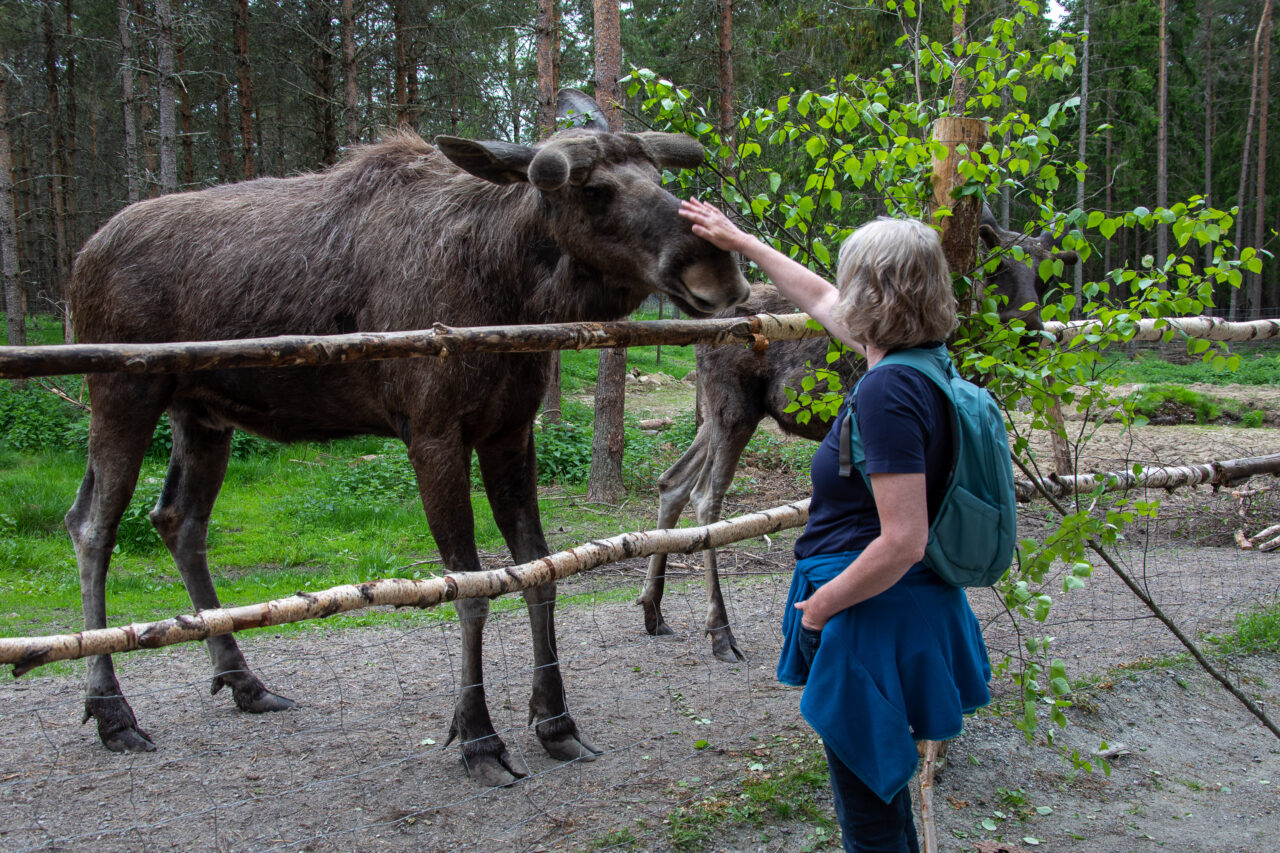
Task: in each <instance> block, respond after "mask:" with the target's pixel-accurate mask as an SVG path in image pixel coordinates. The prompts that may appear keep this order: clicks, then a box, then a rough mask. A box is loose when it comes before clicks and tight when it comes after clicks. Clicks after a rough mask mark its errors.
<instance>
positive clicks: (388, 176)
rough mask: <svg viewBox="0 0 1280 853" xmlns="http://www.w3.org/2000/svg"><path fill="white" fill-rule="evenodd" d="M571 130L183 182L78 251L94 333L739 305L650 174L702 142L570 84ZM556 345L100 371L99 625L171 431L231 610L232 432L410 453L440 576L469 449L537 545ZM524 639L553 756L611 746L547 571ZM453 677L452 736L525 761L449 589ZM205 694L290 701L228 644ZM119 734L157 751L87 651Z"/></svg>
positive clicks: (90, 594) (92, 708) (496, 319)
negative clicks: (572, 688)
mask: <svg viewBox="0 0 1280 853" xmlns="http://www.w3.org/2000/svg"><path fill="white" fill-rule="evenodd" d="M559 107H560V113H561V115H562V116H565V117H568V116H576V117H578V120H579V122H580V126H579V127H577V128H573V129H568V130H563V131H560V132H559V133H558V134H556V135H554V136H553V137H551V138H550V139H549V140H548V141H546V142H545V143H543V144H542V145H540V146H534V147H526V146H522V145H512V144H507V143H502V142H475V141H471V140H466V139H457V138H452V137H439V138H437V140H436V147H432V146H430V145H428V144H426V143H425V142H423V141H422V140H421V139H420V138H419V137H418V136H417V135H415V134H412V133H396V134H391V135H390V136H389V137H388V138H387V139H385V140H384V141H383V142H382V143H380V144H375V145H370V146H366V147H363V148H360V149H357V150H356V151H354V152H353V153H352V155H351V156H350V157H349V158H348V159H346V160H345V161H344V162H343V163H341V164H339V165H338V166H336V167H334V168H333V169H331V170H329V171H327V172H323V173H319V174H310V175H303V176H299V177H293V178H288V179H283V180H281V179H261V180H256V181H250V182H247V183H242V184H236V185H229V186H221V187H215V188H212V189H208V190H204V191H201V192H196V193H188V194H182V195H171V196H166V197H163V198H159V199H155V200H152V201H146V202H142V203H140V204H137V205H134V206H132V207H129V208H127V209H125V210H124V211H122V212H121V213H120V214H118V215H117V216H115V217H114V218H113V219H112V220H111V221H110V222H108V223H107V224H106V225H105V226H104V227H103V228H102V230H101V231H99V232H98V233H97V234H96V235H95V236H94V237H93V238H91V239H90V240H89V242H88V243H87V244H86V245H85V248H84V250H83V251H82V252H81V254H80V257H79V258H78V259H77V261H76V265H75V269H74V273H73V280H72V284H71V304H72V316H73V317H74V318H75V324H76V333H77V335H78V336H79V338H80V340H81V341H91V342H141V341H151V342H156V341H183V340H209V339H220V338H242V337H260V336H269V335H281V334H327V333H339V332H353V331H391V330H403V329H419V328H426V327H429V326H431V325H432V324H433V323H437V322H439V323H446V324H449V325H455V326H476V325H500V324H516V323H542V322H553V321H579V320H609V319H617V318H619V317H622V316H625V315H626V314H627V313H629V312H630V311H631V310H633V309H634V308H636V307H637V306H638V305H639V304H640V303H641V302H642V301H643V300H644V298H645V297H646V296H647V295H649V294H651V293H654V292H658V291H661V292H663V293H666V294H668V295H669V296H671V298H672V299H673V300H674V301H675V302H676V303H677V304H679V305H680V306H681V308H682V309H683V310H685V311H687V312H689V313H691V314H693V315H698V316H705V315H707V314H709V313H711V312H713V311H718V310H721V309H724V308H726V307H728V306H731V305H733V304H735V303H737V302H740V301H742V300H743V299H745V298H746V296H747V295H748V287H747V283H746V281H745V280H744V279H743V277H742V274H741V273H740V271H739V270H738V268H737V265H736V264H735V262H734V260H733V258H732V257H731V256H730V255H729V254H727V253H725V252H722V251H720V250H718V249H716V248H714V247H713V246H712V245H711V244H710V243H707V242H705V241H704V240H701V239H699V238H697V237H695V236H693V233H692V231H691V230H690V227H689V226H688V225H687V224H686V223H685V222H684V221H683V220H682V219H680V218H679V216H678V215H677V213H676V211H677V209H678V206H679V202H678V201H677V200H676V199H675V198H674V197H673V196H672V195H670V194H669V193H667V192H666V191H665V190H663V188H662V187H661V186H660V182H659V171H658V170H659V169H660V168H663V167H672V168H676V167H694V166H697V165H699V164H701V162H702V159H703V150H702V148H701V146H700V145H699V144H698V143H697V142H696V141H694V140H692V139H690V138H688V137H684V136H678V135H674V134H664V133H641V134H629V133H608V132H607V127H606V125H605V124H604V122H603V119H602V118H601V117H600V111H599V108H598V107H597V106H596V105H595V103H594V102H593V101H592V100H591V99H590V98H588V97H587V96H586V95H583V94H582V93H580V92H576V91H573V90H565V91H562V92H561V93H560V98H559ZM549 365H550V360H549V357H548V356H547V355H546V354H463V355H454V356H451V357H450V358H448V359H441V360H430V359H428V360H416V359H415V360H397V361H380V362H365V363H360V364H353V365H345V366H332V367H322V368H283V369H249V370H222V371H211V372H204V373H190V374H182V375H137V376H133V375H125V374H102V375H95V376H91V377H90V378H89V393H90V397H91V400H92V405H93V415H92V420H91V425H90V435H89V461H88V470H87V471H86V473H85V477H84V482H83V483H82V484H81V486H80V490H79V494H78V495H77V497H76V500H75V503H74V505H73V506H72V507H71V509H70V511H69V512H68V513H67V518H66V525H67V529H68V530H69V531H70V533H71V538H72V540H73V542H74V544H75V550H76V561H77V564H78V566H79V571H80V585H81V597H82V601H83V607H84V621H85V627H86V628H98V627H102V626H105V624H106V607H105V603H104V600H103V585H104V582H105V578H106V574H107V568H108V563H109V560H110V556H111V549H112V546H113V545H114V544H115V539H116V529H117V525H118V523H119V521H120V518H121V515H122V513H123V512H124V510H125V508H126V505H127V504H128V502H129V499H130V496H131V494H132V493H133V490H134V485H135V482H136V480H137V476H138V471H139V466H140V465H141V463H142V459H143V454H144V452H145V450H146V448H147V444H148V442H149V441H150V438H151V434H152V431H153V430H154V428H155V425H156V422H157V420H158V419H159V417H160V415H161V414H162V413H163V412H166V411H167V412H168V413H169V417H170V420H171V422H172V425H173V453H172V456H171V458H170V463H169V470H168V474H167V476H166V478H165V483H164V487H163V490H162V493H161V495H160V499H159V501H158V502H157V504H156V506H155V509H154V510H153V511H152V513H151V518H152V521H153V522H154V524H155V527H156V529H157V530H158V531H159V533H160V536H161V538H162V539H163V540H164V542H165V544H166V545H167V546H168V548H169V550H170V552H171V553H172V554H173V557H174V560H175V561H176V562H177V565H178V569H179V571H180V573H181V575H182V579H183V582H184V584H185V585H186V587H187V590H188V592H189V594H190V596H191V600H192V602H193V603H194V604H195V606H196V607H197V608H202V609H203V608H210V607H217V606H218V597H217V594H216V593H215V591H214V587H213V583H212V581H211V579H210V576H209V568H208V564H207V560H206V553H205V540H206V534H207V532H208V526H209V516H210V512H211V510H212V507H213V503H214V500H215V498H216V497H217V494H218V490H219V488H220V486H221V484H222V480H223V476H224V473H225V470H226V465H227V458H228V452H229V447H230V442H231V437H232V431H233V427H238V428H241V429H245V430H249V431H251V432H254V433H257V434H259V435H263V436H267V437H269V438H273V439H276V440H280V441H298V440H316V439H329V438H336V437H341V436H350V435H356V434H375V435H388V436H398V437H399V438H400V439H402V440H403V441H404V442H405V444H406V445H407V446H408V453H409V459H410V460H411V462H412V463H413V466H414V471H415V473H416V474H417V479H418V486H419V491H420V493H421V497H422V503H423V507H424V509H425V510H426V515H427V521H428V523H429V525H430V528H431V532H432V535H433V536H434V538H435V540H436V544H437V545H438V546H439V549H440V554H441V557H442V559H443V562H444V565H445V567H446V568H447V570H448V571H451V572H468V571H476V570H478V569H479V568H480V562H479V558H478V556H477V554H476V550H475V543H474V537H473V532H474V530H473V519H472V514H471V502H470V500H469V497H468V491H469V479H470V474H469V469H470V464H471V456H472V451H473V450H474V451H475V453H476V455H477V456H478V458H479V462H480V471H481V474H482V478H483V481H484V485H485V489H486V491H487V492H488V496H489V501H490V503H491V505H492V508H493V514H494V518H495V521H496V522H497V525H498V527H499V529H500V530H501V531H502V534H503V537H504V538H505V539H506V541H507V544H508V546H509V548H510V550H511V554H512V557H513V558H514V559H515V561H516V562H517V563H522V562H526V561H529V560H533V559H537V558H538V557H541V556H544V555H546V554H547V553H548V549H547V544H546V541H545V539H544V537H543V533H542V526H541V522H540V520H539V517H538V511H537V502H536V471H535V464H536V463H535V459H534V451H533V434H532V424H533V419H534V414H535V411H536V409H537V407H538V403H539V401H540V399H541V397H542V392H543V388H544V386H545V383H546V380H547V369H548V367H549ZM525 601H526V604H527V606H528V610H529V616H530V622H531V623H532V631H533V646H534V664H535V669H534V676H533V694H532V698H531V699H530V704H529V707H530V718H531V722H533V723H534V724H536V731H537V735H538V737H539V739H540V740H541V742H542V744H543V746H544V748H546V750H547V751H548V753H550V754H551V755H552V756H553V757H556V758H559V759H564V760H568V759H573V758H579V757H590V756H591V755H593V754H594V753H595V752H596V750H594V748H593V747H592V746H591V745H590V744H589V743H588V741H587V740H586V739H585V738H584V737H583V736H582V735H580V734H579V733H578V729H577V725H576V723H575V722H574V721H573V719H572V717H570V716H569V714H568V712H567V710H566V700H565V693H564V687H563V684H562V680H561V674H560V669H559V665H558V662H557V655H556V642H555V627H554V617H553V610H554V604H555V585H554V584H547V585H545V586H542V587H538V588H536V589H531V590H528V591H527V592H526V593H525ZM457 610H458V615H459V618H460V620H461V623H462V648H463V654H462V657H463V663H462V668H461V677H462V685H461V690H460V693H459V698H458V703H457V706H456V709H455V711H454V716H453V721H452V723H451V725H450V728H449V738H450V740H452V739H454V738H455V737H456V738H458V739H459V741H460V743H461V747H462V756H463V761H464V763H465V765H466V767H467V770H468V772H469V773H470V774H471V776H472V777H473V778H474V779H476V780H477V781H479V782H482V783H484V784H487V785H502V784H507V783H509V782H511V781H513V780H514V779H516V778H519V777H520V776H522V775H523V770H522V768H521V767H518V766H516V764H514V763H513V761H512V759H511V758H510V756H509V755H508V753H507V750H506V747H505V746H504V744H503V742H502V740H501V739H500V738H499V737H498V736H497V734H496V733H495V731H494V728H493V724H492V722H491V720H490V717H489V711H488V708H487V706H486V703H485V694H484V685H483V676H482V672H481V634H482V629H483V627H484V622H485V618H486V616H487V614H488V610H489V605H488V601H484V600H482V601H475V600H465V601H459V602H457ZM209 649H210V653H211V656H212V658H213V667H214V676H213V685H212V686H213V692H215V693H216V692H218V690H220V689H221V688H222V687H230V688H231V693H232V696H233V698H234V700H235V703H236V705H237V706H238V707H240V708H241V709H242V710H245V711H250V712H255V713H257V712H264V711H276V710H281V709H284V708H288V707H289V706H290V705H291V704H292V702H290V700H288V699H285V698H283V697H281V696H278V695H276V694H274V693H272V692H270V691H269V690H267V689H266V688H265V687H264V686H263V684H262V682H261V681H260V680H259V679H258V678H257V676H255V675H254V674H253V673H252V672H251V671H250V670H249V667H248V665H247V664H246V662H245V659H244V657H243V655H242V654H241V652H240V650H239V648H238V646H237V645H236V642H235V640H234V639H233V638H232V637H231V636H225V637H217V638H214V639H212V640H210V641H209ZM89 717H93V718H95V719H96V720H97V723H98V734H99V736H100V737H101V739H102V742H103V743H104V744H105V745H106V746H107V747H108V748H109V749H112V750H117V751H149V750H152V749H154V748H155V747H154V746H153V744H152V741H151V738H150V737H149V736H148V735H147V733H146V732H145V731H144V730H143V729H142V728H140V727H139V725H138V722H137V720H136V718H135V717H134V714H133V711H132V709H131V708H130V707H129V705H128V703H127V702H126V700H125V698H124V696H123V694H122V693H121V690H120V687H119V684H118V682H117V680H116V677H115V673H114V668H113V665H112V661H111V658H110V657H109V656H100V657H96V658H93V659H91V661H90V663H89V677H88V692H87V697H86V700H85V719H86V720H88V718H89Z"/></svg>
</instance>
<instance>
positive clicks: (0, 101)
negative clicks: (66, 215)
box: [0, 50, 27, 384]
mask: <svg viewBox="0 0 1280 853" xmlns="http://www.w3.org/2000/svg"><path fill="white" fill-rule="evenodd" d="M4 60H5V57H4V55H3V51H2V50H0V279H3V282H4V311H5V330H6V331H7V332H8V335H9V346H13V347H21V346H26V345H27V306H26V300H25V299H24V298H23V294H22V281H21V280H20V279H19V278H18V215H17V208H16V207H15V206H14V196H13V177H12V175H13V154H12V152H11V151H10V148H9V107H8V101H7V98H6V94H7V91H6V90H7V87H8V84H9V80H8V73H7V66H6V65H5V61H4ZM19 384H20V383H19Z"/></svg>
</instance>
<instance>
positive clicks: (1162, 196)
mask: <svg viewBox="0 0 1280 853" xmlns="http://www.w3.org/2000/svg"><path fill="white" fill-rule="evenodd" d="M1156 206H1157V207H1168V206H1169V0H1160V68H1159V69H1158V86H1157V95H1156ZM1168 257H1169V226H1168V225H1165V224H1164V223H1163V222H1161V223H1159V224H1157V225H1156V269H1164V262H1165V260H1166V259H1167V258H1168Z"/></svg>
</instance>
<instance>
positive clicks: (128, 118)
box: [116, 0, 141, 204]
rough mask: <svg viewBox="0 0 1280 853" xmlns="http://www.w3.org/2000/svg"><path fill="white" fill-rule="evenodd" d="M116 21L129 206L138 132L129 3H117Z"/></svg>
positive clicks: (134, 194) (134, 190)
mask: <svg viewBox="0 0 1280 853" xmlns="http://www.w3.org/2000/svg"><path fill="white" fill-rule="evenodd" d="M116 21H117V25H118V27H119V30H120V95H121V104H120V106H121V109H122V111H123V113H124V169H125V175H126V179H127V182H128V198H129V203H130V204H133V203H134V202H135V201H137V200H138V199H139V198H141V196H140V195H139V194H138V131H137V125H136V123H135V118H134V112H135V110H134V104H133V97H134V96H133V68H134V64H135V62H136V61H137V60H136V59H135V58H134V55H133V35H132V32H131V28H130V26H129V0H117V3H116Z"/></svg>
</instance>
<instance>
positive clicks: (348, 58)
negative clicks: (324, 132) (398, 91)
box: [338, 0, 360, 146]
mask: <svg viewBox="0 0 1280 853" xmlns="http://www.w3.org/2000/svg"><path fill="white" fill-rule="evenodd" d="M338 22H339V23H338V27H339V29H340V30H341V36H340V37H341V41H342V107H343V114H344V115H343V117H344V118H345V120H346V128H347V132H346V144H347V145H348V146H351V145H356V144H358V143H359V142H360V91H359V86H358V85H357V81H356V11H355V0H342V3H341V5H340V6H339V11H338Z"/></svg>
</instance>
